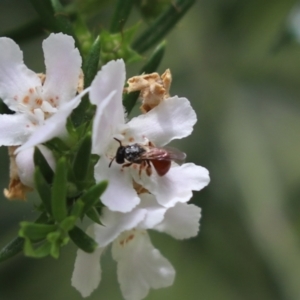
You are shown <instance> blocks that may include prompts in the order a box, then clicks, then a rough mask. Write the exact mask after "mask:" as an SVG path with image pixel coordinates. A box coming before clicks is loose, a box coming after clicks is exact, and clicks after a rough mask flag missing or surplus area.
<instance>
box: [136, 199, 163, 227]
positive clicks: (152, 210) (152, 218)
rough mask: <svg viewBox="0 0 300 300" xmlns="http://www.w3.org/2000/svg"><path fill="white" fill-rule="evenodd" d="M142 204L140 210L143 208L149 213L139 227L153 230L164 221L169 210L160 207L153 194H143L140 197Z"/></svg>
mask: <svg viewBox="0 0 300 300" xmlns="http://www.w3.org/2000/svg"><path fill="white" fill-rule="evenodd" d="M140 198H141V203H140V205H139V206H138V208H143V209H145V210H146V211H147V214H146V216H145V218H144V220H143V221H142V222H141V223H140V224H139V225H138V228H141V229H151V228H153V227H154V226H156V225H157V224H159V223H160V222H162V220H163V219H164V214H165V212H166V210H167V208H165V207H163V206H161V205H159V204H158V203H157V201H156V199H155V197H154V196H153V195H151V194H146V193H143V194H141V195H140Z"/></svg>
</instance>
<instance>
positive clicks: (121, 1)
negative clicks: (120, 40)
mask: <svg viewBox="0 0 300 300" xmlns="http://www.w3.org/2000/svg"><path fill="white" fill-rule="evenodd" d="M133 3H134V0H118V1H117V4H116V8H115V11H114V14H113V17H112V20H111V24H110V32H111V33H117V32H120V31H122V30H123V27H124V25H125V23H126V21H127V19H128V17H129V15H130V11H131V9H132V6H133Z"/></svg>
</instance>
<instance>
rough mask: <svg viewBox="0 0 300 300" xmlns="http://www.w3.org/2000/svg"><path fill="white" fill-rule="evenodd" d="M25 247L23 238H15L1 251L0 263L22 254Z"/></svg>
mask: <svg viewBox="0 0 300 300" xmlns="http://www.w3.org/2000/svg"><path fill="white" fill-rule="evenodd" d="M23 247H24V239H23V238H21V237H19V236H18V237H16V238H14V239H13V240H12V241H11V242H10V243H8V244H7V245H6V246H5V247H4V248H2V249H1V251H0V262H2V261H5V260H7V259H9V258H11V257H13V256H15V255H16V254H18V253H20V252H21V251H22V249H23Z"/></svg>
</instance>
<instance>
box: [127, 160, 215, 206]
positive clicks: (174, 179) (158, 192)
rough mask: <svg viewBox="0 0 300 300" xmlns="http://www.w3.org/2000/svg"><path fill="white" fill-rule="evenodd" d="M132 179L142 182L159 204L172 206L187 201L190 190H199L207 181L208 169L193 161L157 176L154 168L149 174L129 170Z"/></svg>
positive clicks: (173, 167) (175, 166)
mask: <svg viewBox="0 0 300 300" xmlns="http://www.w3.org/2000/svg"><path fill="white" fill-rule="evenodd" d="M131 173H132V175H133V176H134V180H135V181H136V182H138V183H140V184H142V185H143V186H144V187H145V188H146V189H147V190H149V191H151V193H152V194H153V195H154V196H155V197H156V200H157V202H158V203H159V204H161V205H163V206H165V207H171V206H174V205H175V204H176V203H177V202H187V201H189V200H190V199H191V197H192V195H193V193H192V191H200V190H201V189H203V188H204V187H205V186H206V185H207V184H208V183H209V180H210V179H209V174H208V171H207V170H206V169H205V168H203V167H200V166H197V165H195V164H193V163H186V164H183V165H181V166H178V165H175V164H174V166H172V167H171V169H170V170H169V172H168V173H167V174H165V175H164V176H159V175H158V174H157V173H156V172H154V170H153V171H152V175H151V176H147V174H146V173H145V172H142V174H141V176H139V175H138V174H137V172H131Z"/></svg>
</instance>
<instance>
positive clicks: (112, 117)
mask: <svg viewBox="0 0 300 300" xmlns="http://www.w3.org/2000/svg"><path fill="white" fill-rule="evenodd" d="M124 82H125V64H124V61H123V60H121V59H119V60H117V61H110V62H109V63H107V64H106V65H105V66H103V67H102V69H101V71H99V72H98V74H97V75H96V77H95V79H94V80H93V82H92V84H91V92H90V100H91V103H93V104H95V105H97V112H96V116H95V120H96V123H94V127H93V152H94V153H97V154H102V151H103V147H105V146H107V142H108V141H107V136H110V139H112V135H113V134H114V132H115V131H116V128H117V127H118V125H119V124H124V122H125V121H124V108H123V105H122V93H123V87H124ZM103 134H104V137H103ZM100 139H101V140H100ZM102 141H103V142H102Z"/></svg>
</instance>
